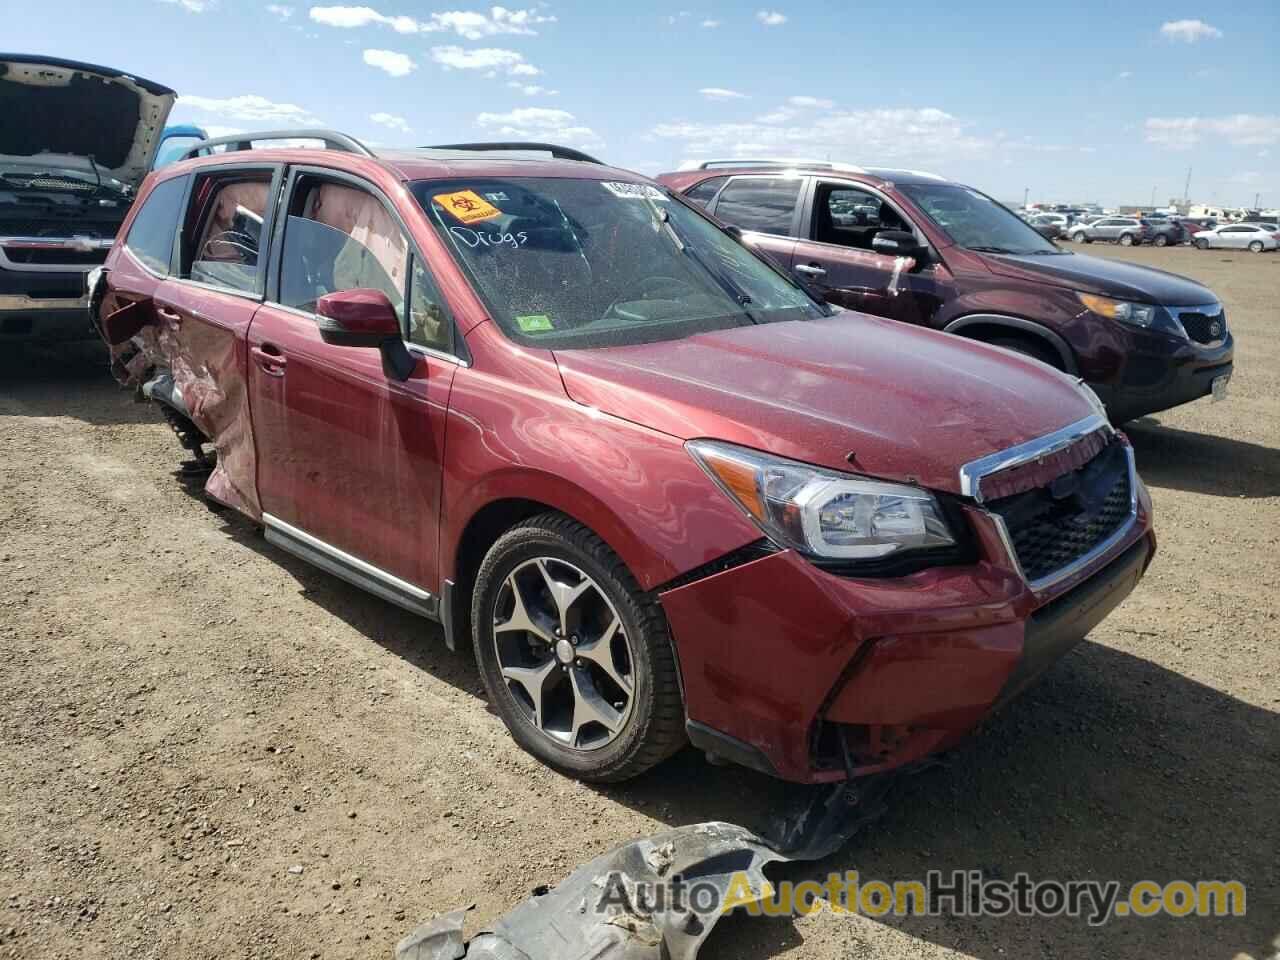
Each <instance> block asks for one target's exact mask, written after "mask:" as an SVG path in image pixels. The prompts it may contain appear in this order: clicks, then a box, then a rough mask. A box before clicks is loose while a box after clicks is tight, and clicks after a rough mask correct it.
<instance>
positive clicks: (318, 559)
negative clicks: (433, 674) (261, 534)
mask: <svg viewBox="0 0 1280 960" xmlns="http://www.w3.org/2000/svg"><path fill="white" fill-rule="evenodd" d="M262 523H263V525H264V526H265V528H266V536H267V540H268V542H270V543H273V544H275V545H276V546H277V547H280V548H281V549H282V550H286V551H288V552H289V553H292V554H293V555H294V556H296V557H301V558H302V559H303V560H306V561H307V562H308V563H311V564H314V565H315V566H317V567H319V568H320V569H322V570H324V571H326V572H328V573H331V574H333V575H334V576H335V577H340V578H341V579H343V580H346V581H347V582H348V583H352V584H354V585H355V586H357V587H360V588H362V589H364V590H367V591H369V592H370V593H372V594H374V595H376V596H379V597H381V598H382V599H384V600H387V601H389V602H390V603H394V604H396V605H397V606H400V607H403V608H404V609H406V610H408V611H410V612H411V613H416V614H419V615H420V616H424V617H430V618H431V619H433V620H435V619H438V617H439V603H438V602H437V599H436V597H435V595H434V594H431V593H428V592H427V591H426V590H423V589H422V588H421V587H416V586H414V585H413V584H412V583H409V582H408V581H407V580H401V579H400V578H399V577H397V576H395V575H394V574H390V573H387V571H385V570H383V569H381V568H379V567H375V566H374V565H373V564H371V563H366V562H365V561H363V560H361V559H360V558H359V557H353V556H352V555H351V554H349V553H347V552H345V551H343V550H339V549H338V548H337V547H335V546H333V545H331V544H328V543H325V542H324V541H323V540H321V539H319V538H318V537H313V536H312V535H311V534H309V533H307V532H306V531H305V530H299V529H298V528H297V527H295V526H293V525H292V524H288V523H285V522H284V521H283V520H281V519H280V518H279V517H273V516H272V515H271V514H269V513H264V514H263V515H262Z"/></svg>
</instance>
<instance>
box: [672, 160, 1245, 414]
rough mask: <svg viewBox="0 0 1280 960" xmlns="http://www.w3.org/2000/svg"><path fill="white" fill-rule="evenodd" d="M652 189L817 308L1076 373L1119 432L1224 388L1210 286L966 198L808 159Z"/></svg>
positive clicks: (910, 173) (904, 174)
mask: <svg viewBox="0 0 1280 960" xmlns="http://www.w3.org/2000/svg"><path fill="white" fill-rule="evenodd" d="M658 180H659V181H661V182H663V183H666V184H668V185H669V186H671V187H672V188H673V189H675V190H678V191H680V192H682V193H684V194H685V195H686V196H687V197H688V198H689V199H691V200H694V201H696V202H697V203H699V204H702V205H703V206H704V207H705V208H706V209H707V210H708V211H710V212H711V213H712V214H713V215H714V216H715V217H717V218H718V219H720V220H722V221H724V222H725V223H728V224H731V225H734V226H737V227H739V228H740V229H742V230H744V231H748V233H747V236H746V239H747V242H748V243H750V244H751V245H753V246H755V247H757V248H758V249H760V250H762V251H764V252H766V253H767V254H768V255H769V256H771V257H772V258H773V259H774V260H775V262H777V263H778V265H779V266H781V267H782V268H783V269H784V270H787V271H790V272H792V273H794V274H795V275H796V276H797V277H799V278H800V279H801V280H803V281H804V282H805V283H807V284H808V285H809V286H810V287H811V288H812V289H813V290H814V292H815V293H816V294H818V295H819V296H821V297H823V298H825V299H827V300H828V301H830V302H832V303H838V304H840V305H841V306H845V307H849V308H850V309H853V310H862V311H865V312H867V313H874V314H877V315H879V316H884V317H892V318H893V319H895V320H904V321H906V322H908V323H914V324H919V325H922V326H927V327H932V328H934V329H936V330H946V331H948V332H951V333H958V334H960V335H961V336H964V337H969V338H971V339H974V340H981V341H983V342H985V343H991V344H995V345H997V346H1001V347H1007V348H1009V349H1011V350H1017V351H1018V352H1020V353H1024V354H1027V355H1028V356H1032V357H1035V358H1036V359H1037V360H1042V361H1044V362H1045V363H1047V364H1049V365H1050V366H1053V367H1056V368H1057V369H1059V370H1062V371H1064V372H1066V373H1070V374H1074V375H1077V376H1079V377H1081V378H1083V379H1084V381H1085V382H1086V383H1088V384H1089V386H1090V387H1092V388H1093V390H1094V392H1095V393H1097V394H1098V396H1099V397H1101V399H1102V401H1103V403H1104V404H1105V405H1106V408H1107V411H1108V412H1109V414H1110V416H1111V419H1112V420H1113V421H1115V422H1116V423H1123V422H1125V421H1126V420H1131V419H1134V418H1135V417H1140V416H1143V415H1144V414H1148V413H1155V412H1157V411H1159V410H1165V409H1167V408H1169V407H1172V406H1176V405H1178V404H1181V403H1187V402H1188V401H1191V400H1195V399H1197V398H1199V397H1204V396H1208V395H1210V394H1212V395H1213V397H1214V398H1215V399H1220V398H1221V397H1222V396H1224V395H1225V393H1226V387H1227V381H1228V380H1229V379H1230V377H1231V371H1232V360H1233V354H1234V343H1233V341H1232V337H1231V333H1230V331H1229V330H1228V329H1227V318H1226V313H1225V312H1224V311H1223V308H1222V305H1221V304H1220V303H1219V302H1218V299H1217V298H1216V297H1215V296H1214V295H1213V293H1212V291H1210V290H1208V289H1207V288H1205V287H1203V286H1201V285H1200V284H1198V283H1195V282H1193V281H1191V280H1188V279H1186V278H1184V277H1179V276H1175V275H1174V274H1171V273H1165V272H1164V271H1161V270H1153V269H1151V268H1149V267H1143V266H1138V265H1136V264H1131V263H1124V262H1121V261H1117V260H1103V259H1099V258H1096V257H1087V256H1080V255H1075V254H1072V253H1070V252H1069V251H1067V250H1063V249H1062V248H1060V247H1058V246H1057V245H1056V244H1054V243H1052V242H1051V241H1049V240H1046V239H1045V238H1044V237H1042V236H1041V235H1040V234H1039V233H1037V232H1036V231H1035V230H1034V229H1033V228H1032V227H1030V226H1029V225H1027V224H1026V223H1024V222H1023V221H1022V220H1020V219H1019V218H1018V217H1017V216H1015V215H1014V214H1013V213H1012V212H1010V211H1009V210H1007V209H1005V208H1004V207H1003V206H1001V205H1000V204H999V203H997V202H995V201H994V200H992V199H991V198H990V197H988V196H986V195H985V194H982V193H980V192H978V191H977V190H974V189H973V188H971V187H966V186H963V185H961V184H958V183H950V182H948V181H946V180H943V179H942V178H941V177H937V176H934V175H932V174H928V173H921V172H919V171H914V170H889V169H883V168H863V167H853V166H846V165H842V164H833V163H807V162H804V161H772V162H755V161H743V160H725V161H709V162H707V163H703V164H701V165H700V166H699V167H698V169H695V170H686V171H681V172H678V173H670V174H664V175H662V176H660V177H658Z"/></svg>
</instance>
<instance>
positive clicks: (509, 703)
mask: <svg viewBox="0 0 1280 960" xmlns="http://www.w3.org/2000/svg"><path fill="white" fill-rule="evenodd" d="M297 135H298V134H296V133H292V134H289V133H275V134H264V135H262V136H263V137H266V138H274V137H280V136H297ZM313 135H314V134H313ZM320 136H322V137H323V138H324V139H325V140H326V142H327V149H310V150H309V149H249V147H251V142H249V141H236V142H227V143H220V142H212V145H213V146H215V147H217V148H219V149H220V148H222V147H226V148H227V151H228V152H220V153H216V154H215V155H214V156H211V157H207V158H204V159H195V160H187V161H184V162H180V163H177V164H174V165H172V166H170V167H167V168H165V169H164V170H162V171H160V172H158V173H155V174H152V175H151V176H150V177H149V178H148V180H147V182H146V183H145V185H144V186H143V189H142V195H141V197H140V202H139V203H137V204H136V205H135V207H134V209H133V211H132V213H131V214H130V217H129V219H128V221H127V222H126V223H125V224H124V226H123V228H122V232H121V235H120V239H119V242H118V243H117V244H116V245H115V246H114V247H113V248H112V252H111V255H110V257H109V259H108V261H107V263H106V265H105V268H104V271H103V272H102V273H100V274H99V275H98V276H96V277H95V279H94V285H93V290H92V295H93V300H92V303H93V306H92V310H93V313H94V316H95V318H96V320H97V323H98V324H99V326H100V328H101V330H102V333H103V336H104V338H105V339H106V340H107V341H108V343H109V344H110V345H111V347H112V354H113V358H114V360H113V362H114V369H115V371H116V373H117V375H118V376H119V377H120V378H121V379H122V380H123V381H124V382H125V383H127V384H129V385H131V386H133V387H135V388H136V389H138V390H139V391H140V392H141V393H142V394H143V395H144V396H147V397H149V398H151V399H152V400H153V401H155V402H157V403H158V404H159V405H160V406H161V408H162V409H163V410H164V411H165V414H166V416H167V417H168V418H169V419H170V421H171V422H172V423H173V425H174V426H175V427H176V428H177V430H178V434H179V437H180V438H181V439H182V440H183V442H184V444H185V445H186V446H187V447H188V448H189V449H191V450H192V451H194V452H195V453H196V454H197V459H203V460H205V461H206V462H207V463H208V465H209V466H211V467H212V472H211V473H210V475H209V477H208V480H207V483H206V485H205V491H206V494H207V496H208V497H209V498H211V499H212V500H214V501H217V502H219V503H221V504H224V505H226V506H229V507H233V508H234V509H236V510H238V511H240V512H242V513H244V514H245V515H246V516H248V517H250V518H251V519H253V520H254V521H256V522H258V523H260V524H261V525H262V526H263V528H264V529H265V533H266V537H267V539H268V540H270V541H271V542H272V543H274V544H276V545H277V546H279V547H280V548H281V549H283V550H286V551H289V552H291V553H294V554H297V555H298V556H301V557H304V558H306V559H307V560H309V561H312V562H314V563H315V564H317V565H319V566H320V567H322V568H324V569H325V570H328V571H330V572H332V573H333V574H335V575H337V576H339V577H343V578H346V579H347V580H349V581H351V582H353V583H355V584H358V585H360V586H361V587H364V588H366V589H368V590H370V591H372V592H374V593H376V594H378V595H379V596H381V597H384V598H386V599H387V600H389V601H391V602H393V603H396V604H400V605H401V606H403V607H405V608H407V609H409V610H412V611H415V612H416V613H419V614H421V615H423V616H425V617H430V618H435V619H438V620H439V621H440V622H441V623H442V624H443V630H444V636H445V638H446V640H447V642H448V643H449V645H450V646H457V645H458V644H468V645H471V646H473V647H474V650H475V654H476V656H477V658H478V661H479V664H480V669H481V672H482V674H483V676H484V680H485V683H486V685H487V687H488V690H489V694H490V696H491V699H492V703H493V705H494V707H495V708H496V709H497V711H498V712H499V713H500V715H501V716H502V718H503V720H504V721H505V722H506V724H507V726H508V727H509V729H510V731H511V733H512V735H513V737H514V738H515V739H516V741H517V742H518V743H519V744H520V745H521V746H522V747H524V748H525V749H527V750H528V751H530V752H531V753H533V754H534V755H536V756H537V757H539V758H540V759H541V760H543V761H544V762H546V763H548V764H550V765H552V766H553V767H555V768H557V769H559V770H562V771H564V772H566V773H568V774H571V775H573V776H577V777H582V778H585V779H594V780H616V779H622V778H625V777H628V776H631V775H634V774H636V773H638V772H640V771H642V770H644V769H645V768H647V767H649V766H651V765H652V764H654V763H657V762H658V761H660V760H661V759H663V758H664V757H666V756H667V755H668V754H670V753H672V752H673V751H674V750H676V749H677V748H678V747H679V746H680V745H681V744H683V743H684V742H685V741H686V739H688V740H692V741H693V742H694V743H695V744H696V745H698V746H699V747H701V748H702V749H704V750H706V751H708V752H710V753H714V754H716V755H718V756H720V757H724V758H730V759H733V760H737V761H739V762H742V763H745V764H749V765H751V766H753V767H756V768H758V769H761V770H765V771H768V772H770V773H773V774H776V775H778V776H781V777H785V778H789V779H792V780H798V781H809V782H815V781H827V780H838V779H842V778H845V777H847V776H850V775H857V774H863V773H869V772H873V771H879V770H886V769H889V768H893V767H898V766H901V765H903V764H907V763H909V762H911V761H914V760H917V759H919V758H922V757H924V756H926V755H927V754H930V753H932V752H934V751H937V750H940V749H943V748H945V747H948V746H949V745H951V744H954V743H956V742H957V741H959V740H960V739H961V738H963V737H964V736H965V735H966V734H967V733H968V732H969V731H971V730H972V729H973V728H974V726H975V725H976V724H978V723H979V722H980V721H981V720H982V719H983V718H984V717H985V716H987V714H989V713H990V712H991V710H992V709H993V708H994V707H995V706H996V705H997V704H999V703H1001V702H1002V701H1004V700H1006V699H1007V698H1009V697H1011V696H1012V695H1014V694H1015V693H1017V692H1018V691H1019V690H1020V689H1021V688H1022V687H1024V686H1025V685H1026V684H1027V683H1028V682H1029V681H1030V680H1031V679H1032V678H1034V677H1035V676H1036V675H1037V674H1038V673H1039V672H1040V671H1041V670H1042V669H1044V668H1045V667H1046V666H1047V665H1048V664H1050V663H1051V662H1053V660H1054V659H1056V658H1057V657H1058V656H1059V655H1060V654H1061V653H1062V652H1064V651H1065V650H1066V649H1068V648H1069V647H1070V646H1071V645H1072V644H1073V643H1075V642H1076V641H1078V640H1079V639H1080V638H1081V637H1083V636H1084V634H1085V633H1086V632H1087V631H1088V630H1089V629H1091V628H1092V627H1093V626H1094V625H1095V624H1096V623H1098V622H1099V621H1100V620H1101V619H1102V618H1103V617H1104V616H1106V615H1107V613H1108V612H1110V611H1111V610H1112V609H1113V608H1114V607H1115V606H1116V605H1117V604H1118V603H1120V602H1121V600H1123V599H1124V597H1125V596H1127V595H1128V593H1129V592H1130V591H1131V590H1132V589H1133V587H1134V586H1135V584H1136V583H1137V582H1138V580H1139V579H1140V578H1141V576H1142V574H1143V572H1144V571H1145V570H1146V567H1147V564H1148V562H1149V561H1150V559H1151V557H1152V553H1153V551H1154V546H1155V541H1154V538H1153V535H1152V533H1151V520H1150V501H1149V499H1148V497H1147V493H1146V491H1145V489H1144V487H1143V485H1142V483H1141V481H1140V480H1139V479H1138V476H1137V474H1136V473H1135V471H1134V462H1133V454H1132V451H1131V449H1130V447H1129V444H1128V442H1127V441H1126V440H1125V438H1124V436H1123V435H1122V434H1119V433H1117V432H1115V431H1114V430H1112V428H1111V427H1110V425H1109V424H1108V422H1107V420H1106V417H1105V416H1104V414H1103V412H1102V410H1101V408H1100V407H1099V406H1098V404H1097V400H1096V398H1095V397H1094V396H1093V395H1092V394H1090V393H1089V392H1088V391H1086V390H1084V389H1083V388H1082V387H1080V386H1079V385H1078V383H1077V381H1076V380H1075V379H1074V378H1072V377H1068V376H1065V375H1063V374H1061V373H1058V372H1057V371H1054V370H1051V369H1049V368H1048V367H1046V366H1044V365H1043V364H1040V363H1037V362H1034V361H1031V360H1028V359H1026V358H1023V357H1019V356H1017V355H1014V354H1011V353H1009V352H1007V351H1002V350H995V349H992V348H990V347H988V346H985V345H983V344H980V343H975V342H973V341H970V340H964V339H962V338H959V337H951V336H946V335H943V334H939V333H935V332H933V331H930V330H925V329H922V328H918V327H910V326H906V325H903V324H899V323H895V322H892V321H889V320H885V319H883V318H879V317H873V316H867V315H864V314H860V313H855V312H850V311H844V310H841V309H838V308H832V307H830V306H828V305H826V304H824V303H823V302H822V301H821V300H816V299H814V298H813V297H811V295H810V294H809V293H808V292H807V291H806V290H805V289H804V288H803V287H802V286H801V285H799V284H797V283H795V282H794V281H792V280H790V279H788V277H787V276H786V275H784V274H782V273H780V272H778V271H777V270H776V269H775V268H774V267H773V266H771V265H770V264H769V263H768V262H767V261H765V260H764V259H762V258H760V257H758V256H757V255H756V254H755V253H753V252H752V251H751V250H750V249H749V248H748V247H746V246H744V245H743V244H741V243H740V242H739V241H738V240H737V239H736V238H735V237H734V236H733V235H732V233H731V232H730V231H726V230H725V229H723V228H722V227H721V226H719V225H718V224H717V223H716V222H714V221H713V220H712V219H710V218H709V217H707V216H706V214H705V213H703V211H702V210H701V209H700V208H698V207H696V206H694V205H690V204H686V203H684V202H683V201H682V200H681V199H680V198H679V197H677V196H674V195H672V194H671V193H670V192H668V191H667V190H666V189H664V188H661V187H659V186H658V185H656V184H654V183H653V182H651V181H647V180H645V179H644V178H642V177H639V176H637V175H635V174H632V173H628V172H626V171H624V170H618V169H614V168H611V167H608V166H605V165H603V164H600V163H599V162H596V161H593V160H592V159H591V158H589V157H586V156H585V155H583V154H580V153H577V152H575V151H572V150H566V149H564V148H558V147H545V146H542V145H528V144H525V145H520V151H519V152H515V153H512V152H511V151H512V150H515V148H516V145H511V144H506V145H502V147H503V149H504V151H505V153H503V154H489V153H486V152H482V149H481V147H480V145H463V146H461V147H451V148H436V149H431V150H420V151H413V152H405V153H390V154H379V155H374V154H372V153H371V152H370V151H368V150H367V149H365V148H364V147H363V146H362V145H360V144H359V143H358V142H356V141H354V140H351V139H350V138H347V137H344V136H342V135H340V134H321V135H320ZM209 147H210V144H206V145H204V146H203V147H202V148H197V149H206V150H207V149H209ZM535 148H536V149H537V150H540V151H541V152H542V153H545V152H547V151H550V152H551V153H552V158H551V159H547V158H545V157H543V156H541V155H540V154H538V155H535V154H534V153H532V152H531V151H533V150H534V149H535ZM488 149H492V145H488ZM210 444H211V445H212V447H213V448H214V451H213V452H206V450H205V447H206V446H208V445H210Z"/></svg>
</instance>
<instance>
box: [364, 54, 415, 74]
mask: <svg viewBox="0 0 1280 960" xmlns="http://www.w3.org/2000/svg"><path fill="white" fill-rule="evenodd" d="M364 62H365V63H367V64H368V65H369V66H371V67H377V68H378V69H379V70H384V71H386V72H387V73H388V74H390V75H391V76H393V77H407V76H408V75H409V74H411V73H412V72H413V71H414V70H417V69H418V65H417V64H416V63H414V62H413V60H411V59H410V58H409V57H408V56H407V55H405V54H403V53H396V52H395V51H394V50H366V51H365V52H364Z"/></svg>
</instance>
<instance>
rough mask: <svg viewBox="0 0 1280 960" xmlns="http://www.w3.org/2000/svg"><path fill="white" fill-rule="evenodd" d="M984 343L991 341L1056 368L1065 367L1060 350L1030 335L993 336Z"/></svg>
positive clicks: (993, 343) (992, 343) (994, 344)
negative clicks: (1059, 354) (1059, 353)
mask: <svg viewBox="0 0 1280 960" xmlns="http://www.w3.org/2000/svg"><path fill="white" fill-rule="evenodd" d="M983 343H989V344H991V345H992V346H993V347H1004V348H1005V349H1006V350H1012V351H1013V352H1014V353H1020V354H1022V355H1023V356H1024V357H1031V358H1032V359H1033V360H1039V361H1040V362H1041V363H1046V364H1048V365H1049V366H1051V367H1053V369H1055V370H1061V369H1063V367H1062V358H1061V357H1060V356H1058V351H1056V350H1054V349H1053V348H1052V347H1051V346H1049V345H1048V344H1047V343H1043V342H1041V341H1038V340H1034V339H1032V338H1030V337H991V338H989V339H986V340H983Z"/></svg>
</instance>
